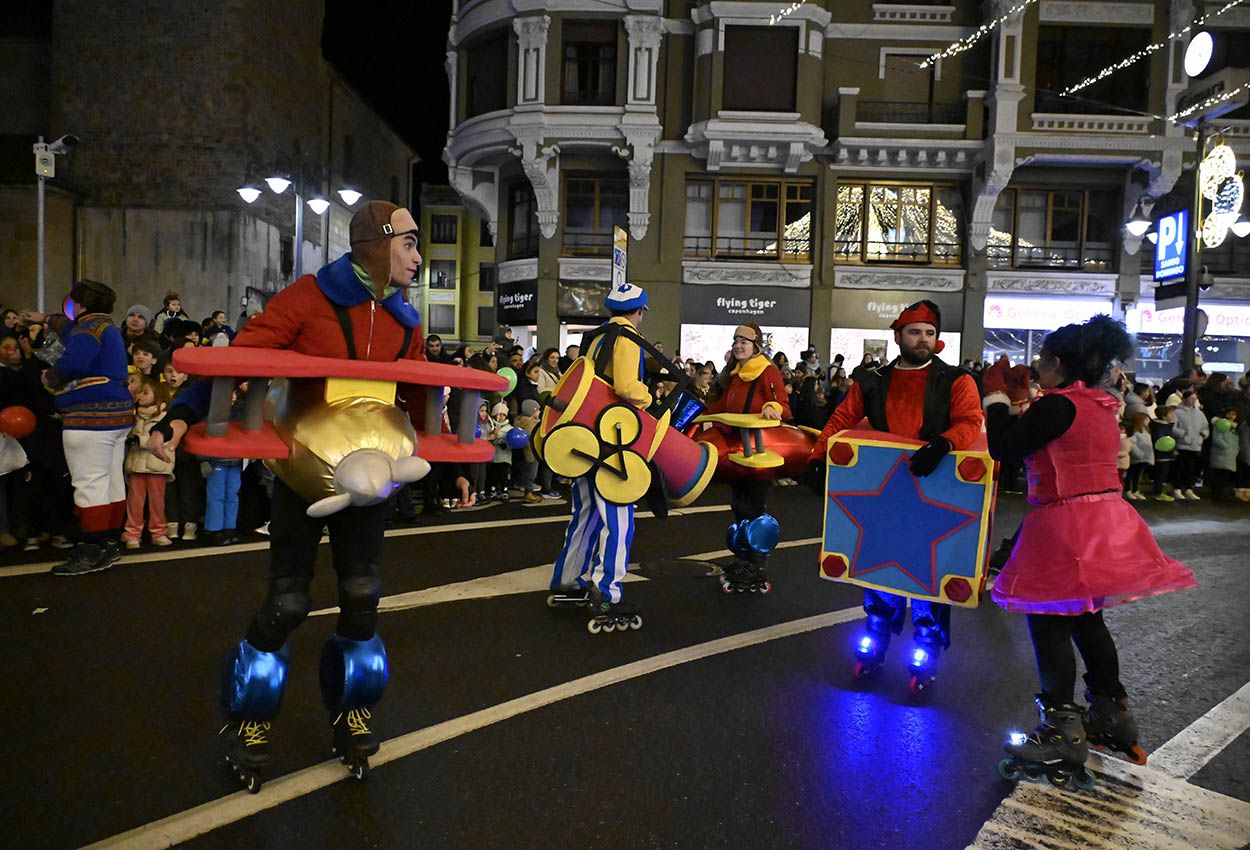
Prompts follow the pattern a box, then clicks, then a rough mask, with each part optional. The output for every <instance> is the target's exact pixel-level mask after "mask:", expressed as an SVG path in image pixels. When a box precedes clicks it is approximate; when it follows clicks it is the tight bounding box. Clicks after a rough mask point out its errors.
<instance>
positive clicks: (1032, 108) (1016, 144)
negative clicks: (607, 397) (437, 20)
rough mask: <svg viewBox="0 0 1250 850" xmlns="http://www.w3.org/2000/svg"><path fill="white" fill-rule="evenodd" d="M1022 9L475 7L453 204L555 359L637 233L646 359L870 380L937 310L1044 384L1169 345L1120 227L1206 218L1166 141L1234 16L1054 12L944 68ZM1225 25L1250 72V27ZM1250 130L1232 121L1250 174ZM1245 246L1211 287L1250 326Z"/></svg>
mask: <svg viewBox="0 0 1250 850" xmlns="http://www.w3.org/2000/svg"><path fill="white" fill-rule="evenodd" d="M1015 5H1016V4H1015V3H1014V2H1008V0H987V2H981V0H949V2H946V3H941V2H920V0H913V2H911V3H892V2H871V0H836V2H835V0H812V2H806V3H802V4H795V5H793V6H792V5H791V4H788V3H783V2H781V0H774V2H753V1H751V0H695V2H689V1H688V0H687V1H686V2H683V1H682V0H466V1H465V2H457V3H455V9H454V13H453V17H452V25H451V29H450V32H449V36H448V47H447V76H448V79H449V82H450V86H451V94H452V97H451V113H450V116H449V117H450V126H451V128H452V129H451V131H450V132H449V134H448V138H447V145H446V149H445V152H444V159H445V160H446V162H447V165H448V168H449V173H450V179H451V183H452V185H453V187H454V188H455V190H456V191H457V192H458V193H459V194H460V196H461V197H462V198H463V200H464V202H465V204H466V205H467V206H468V207H469V208H470V209H471V210H472V211H473V212H474V213H475V214H476V215H478V216H479V217H481V218H482V219H484V220H485V221H486V222H487V225H488V227H489V230H490V232H491V234H492V235H493V236H494V238H495V245H496V248H495V254H496V257H495V259H496V261H497V266H498V268H497V274H498V280H499V283H500V286H501V287H502V286H504V285H508V286H510V287H512V288H513V289H517V288H523V289H527V290H528V291H530V292H532V293H533V297H534V302H535V303H536V305H537V310H536V316H535V321H534V326H535V327H536V330H537V335H538V338H539V339H540V340H541V342H542V344H543V345H548V344H556V343H557V339H559V342H560V343H561V344H562V343H563V338H564V337H566V336H567V335H568V333H569V329H570V328H575V327H577V326H579V325H583V324H588V323H593V322H594V321H596V320H595V319H594V318H593V316H595V315H596V314H597V313H598V312H599V309H600V308H599V307H598V305H597V302H596V293H597V292H601V290H602V288H603V287H604V286H605V285H606V282H607V281H608V279H609V274H610V269H609V262H610V261H609V256H610V246H611V233H612V227H613V225H620V226H622V227H626V228H627V229H628V231H629V235H630V241H629V250H628V260H629V277H630V278H631V279H632V280H633V281H634V282H636V283H639V284H640V285H643V286H645V287H647V288H648V289H650V290H651V293H652V299H653V300H652V304H653V307H654V308H655V309H654V310H653V312H652V313H651V314H650V315H649V316H648V320H647V322H648V324H647V330H648V333H649V335H651V336H652V337H655V338H660V339H663V340H666V341H668V340H673V341H676V340H678V339H680V340H681V341H682V345H683V346H684V348H685V350H684V352H683V353H685V354H690V355H698V356H701V357H707V358H712V359H719V357H720V354H721V353H722V352H723V351H724V349H725V348H726V347H727V345H728V333H727V332H726V331H725V330H724V326H726V325H733V324H736V323H737V322H738V321H741V320H743V319H745V318H748V317H749V318H754V319H757V320H758V321H760V323H761V324H762V325H763V326H765V328H766V330H768V331H770V332H771V333H773V335H774V343H775V345H776V347H778V348H780V349H781V350H784V351H787V353H789V354H790V355H791V357H792V358H793V356H794V355H795V354H797V351H795V350H794V349H795V348H798V347H802V346H803V345H805V344H806V343H807V342H808V341H809V340H810V341H811V342H812V343H813V344H814V345H815V347H816V348H817V350H818V351H819V352H820V354H821V359H822V360H825V361H826V362H827V358H828V357H829V356H830V354H832V353H833V352H835V351H836V352H840V353H843V354H845V355H846V356H847V358H848V360H850V361H851V362H852V363H853V362H857V361H858V360H859V358H860V355H861V354H863V353H865V352H871V351H876V350H877V349H878V348H879V347H880V346H881V345H884V344H885V341H886V340H888V338H889V334H888V333H887V332H886V331H885V329H886V328H887V327H888V324H889V322H890V321H891V319H892V318H893V316H894V315H895V314H896V313H897V311H898V310H899V309H900V308H901V306H902V305H904V304H905V303H907V302H908V301H910V300H914V299H916V298H920V297H931V298H933V299H934V300H935V301H937V302H938V303H939V304H940V305H941V306H942V307H943V313H944V322H945V328H944V332H945V333H946V334H947V336H948V339H950V340H951V342H954V343H956V345H955V346H954V347H955V348H958V349H959V350H960V352H961V354H962V356H963V357H965V358H970V357H980V356H982V354H983V353H984V352H986V351H997V350H1005V351H1010V352H1012V353H1013V354H1014V355H1016V356H1019V357H1028V356H1029V355H1030V354H1031V353H1033V351H1035V349H1036V344H1037V341H1038V340H1039V339H1040V335H1041V333H1042V332H1044V331H1045V330H1048V329H1051V328H1053V327H1054V326H1055V325H1056V324H1058V323H1061V322H1063V321H1071V320H1079V319H1083V318H1085V317H1087V316H1088V315H1091V314H1092V313H1095V312H1111V313H1113V314H1115V315H1119V316H1123V317H1125V318H1126V320H1127V321H1128V322H1129V324H1130V328H1131V329H1135V330H1143V328H1145V327H1146V326H1147V325H1149V329H1150V330H1157V331H1160V333H1162V331H1163V329H1161V328H1158V327H1155V326H1154V325H1152V324H1150V323H1151V322H1153V321H1154V318H1153V311H1151V310H1150V307H1151V306H1152V305H1151V304H1150V299H1151V297H1152V296H1151V293H1152V292H1153V286H1152V285H1148V280H1149V279H1148V278H1146V279H1143V271H1144V270H1147V269H1148V268H1149V266H1150V262H1149V260H1150V257H1149V256H1148V255H1149V253H1150V251H1149V249H1150V245H1149V243H1143V242H1142V241H1141V240H1140V239H1134V238H1131V237H1129V236H1127V234H1126V232H1125V230H1124V228H1123V226H1122V225H1123V223H1124V222H1125V221H1126V220H1127V219H1128V218H1129V216H1130V214H1131V213H1132V212H1133V211H1134V210H1135V209H1136V208H1137V205H1138V202H1139V200H1140V201H1142V202H1144V203H1145V204H1146V206H1147V209H1148V210H1150V209H1153V210H1154V211H1155V212H1160V211H1166V210H1167V209H1168V208H1174V207H1179V206H1186V205H1187V203H1186V200H1185V198H1186V193H1187V191H1189V190H1188V189H1186V187H1185V183H1186V182H1187V180H1189V179H1190V178H1188V177H1187V176H1186V170H1187V169H1190V168H1191V167H1192V160H1193V157H1194V143H1193V141H1192V139H1191V138H1190V136H1189V135H1187V134H1186V133H1184V132H1183V131H1182V130H1181V129H1180V128H1178V127H1177V126H1175V125H1172V124H1169V123H1167V122H1166V121H1164V120H1163V119H1162V118H1161V117H1160V116H1164V115H1167V114H1168V113H1169V112H1170V111H1171V110H1172V107H1173V106H1174V104H1175V100H1176V96H1177V94H1178V93H1179V92H1180V91H1181V90H1182V89H1183V88H1184V86H1185V85H1186V83H1187V80H1186V79H1185V77H1184V74H1183V71H1182V70H1181V66H1180V57H1181V52H1182V50H1183V46H1184V42H1183V40H1177V41H1171V42H1169V41H1168V39H1167V35H1168V33H1169V31H1171V30H1174V29H1177V28H1178V27H1180V26H1183V25H1184V23H1185V22H1187V21H1188V20H1191V19H1192V18H1194V17H1197V16H1198V15H1199V14H1202V13H1203V12H1207V11H1213V10H1215V9H1218V8H1219V7H1221V6H1222V5H1223V4H1222V3H1216V2H1204V0H1132V1H1131V2H1103V0H1073V2H1059V0H1040V2H1038V3H1035V4H1033V5H1031V6H1029V7H1028V8H1027V9H1026V10H1024V11H1023V12H1020V13H1017V14H1015V15H1013V16H1011V17H1008V18H1007V19H1006V20H1005V21H1004V22H1003V23H1002V25H1001V26H999V27H997V28H995V29H994V30H993V31H992V32H990V33H989V34H987V35H986V36H985V37H984V38H982V39H980V40H979V41H977V42H976V43H975V44H974V45H973V46H972V47H971V49H968V50H966V51H965V52H962V53H959V54H958V55H953V56H950V57H948V58H944V59H941V60H939V61H937V62H934V63H932V64H930V65H928V66H927V67H922V62H923V60H924V59H925V58H926V57H928V56H930V55H931V54H933V53H934V52H936V51H938V50H941V49H942V48H944V47H945V46H947V45H948V44H951V43H952V42H955V41H957V40H959V39H962V38H964V37H966V36H969V35H972V34H973V33H974V32H976V30H977V28H978V27H979V26H981V24H982V23H983V22H985V21H987V20H991V19H994V18H997V17H999V16H1001V15H1005V14H1006V13H1007V12H1008V11H1010V10H1011V9H1012V8H1014V6H1015ZM1212 25H1213V26H1216V27H1218V28H1219V29H1222V30H1225V31H1227V33H1228V35H1229V36H1230V38H1232V39H1233V40H1234V43H1235V44H1236V45H1238V46H1239V49H1240V48H1245V49H1243V50H1240V55H1250V40H1247V37H1248V35H1250V9H1241V8H1238V9H1234V10H1232V11H1230V12H1228V13H1226V14H1224V15H1222V16H1221V17H1220V18H1218V19H1216V20H1215V21H1214V22H1213V24H1212ZM1160 40H1162V41H1163V42H1164V43H1165V46H1164V47H1163V48H1162V49H1156V50H1153V51H1149V52H1148V53H1149V55H1148V56H1147V58H1144V59H1143V60H1142V61H1139V62H1137V63H1135V64H1133V65H1131V66H1130V67H1128V68H1125V69H1123V70H1121V71H1119V72H1118V73H1116V74H1113V75H1111V76H1109V77H1107V78H1106V79H1104V80H1102V81H1100V82H1098V83H1097V84H1095V85H1093V86H1090V87H1089V88H1087V89H1084V90H1083V91H1081V92H1079V93H1078V94H1077V95H1076V96H1061V94H1060V92H1061V90H1062V89H1063V88H1065V87H1066V86H1068V85H1071V84H1073V83H1076V82H1077V81H1079V80H1080V79H1081V78H1082V77H1084V76H1085V75H1087V74H1091V73H1096V72H1097V71H1098V70H1099V69H1101V68H1102V67H1104V66H1106V65H1109V64H1111V63H1112V62H1115V61H1118V60H1120V59H1121V58H1123V57H1125V56H1127V55H1129V54H1132V53H1134V52H1137V51H1141V50H1144V49H1145V48H1147V47H1148V45H1151V44H1154V43H1157V42H1159V41H1160ZM1229 55H1230V57H1233V56H1236V55H1238V53H1237V52H1235V51H1234V50H1233V49H1232V48H1231V47H1230V50H1229ZM1246 113H1247V110H1242V111H1241V113H1238V114H1234V115H1232V116H1230V117H1229V119H1228V120H1222V121H1221V126H1222V127H1223V128H1225V129H1226V131H1227V136H1228V138H1229V140H1230V141H1231V143H1232V144H1233V145H1234V146H1235V148H1236V149H1237V150H1238V151H1239V155H1240V156H1241V157H1242V158H1245V157H1246V156H1247V155H1248V154H1250V120H1246V119H1247V118H1250V114H1246ZM1247 241H1248V240H1240V241H1238V240H1230V241H1229V242H1228V243H1227V247H1226V248H1222V249H1221V250H1219V251H1213V252H1210V254H1209V256H1208V257H1207V258H1206V260H1205V262H1207V264H1208V267H1209V269H1210V271H1211V272H1212V274H1213V275H1214V276H1215V280H1216V286H1215V288H1214V289H1213V290H1212V291H1211V292H1210V293H1208V295H1207V297H1208V299H1209V301H1210V304H1211V305H1212V309H1215V307H1216V306H1217V305H1218V304H1227V305H1228V306H1229V310H1231V312H1230V313H1229V317H1230V318H1229V319H1228V322H1229V323H1230V324H1231V325H1236V324H1237V322H1238V321H1239V319H1237V318H1236V317H1237V316H1239V315H1240V313H1239V312H1238V311H1239V310H1241V309H1243V308H1244V309H1250V305H1243V304H1241V303H1240V302H1242V301H1244V300H1247V299H1248V298H1250V288H1248V287H1250V246H1248V245H1246V244H1245V243H1246V242H1247ZM1143 244H1144V245H1145V248H1146V249H1147V250H1143ZM1143 258H1144V259H1145V262H1143ZM1143 310H1144V312H1145V313H1148V314H1149V316H1148V317H1147V318H1146V319H1143V317H1142V313H1143ZM1126 311H1127V312H1126ZM1134 311H1136V312H1134ZM1143 322H1145V324H1143ZM987 326H988V329H987ZM1143 333H1149V331H1147V330H1144V331H1143ZM1243 333H1244V334H1245V335H1246V336H1250V314H1248V315H1247V326H1246V329H1245V330H1244V331H1243ZM1163 335H1166V334H1163Z"/></svg>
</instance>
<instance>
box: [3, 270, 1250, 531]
mask: <svg viewBox="0 0 1250 850" xmlns="http://www.w3.org/2000/svg"><path fill="white" fill-rule="evenodd" d="M43 320H44V317H43V316H42V315H40V314H38V313H34V312H30V311H27V312H20V311H18V310H15V309H4V310H3V325H2V326H0V407H7V406H9V405H14V404H16V405H22V406H25V407H27V408H29V409H30V410H31V411H32V412H33V413H34V414H35V418H36V428H35V431H34V433H33V434H31V435H30V436H29V437H27V438H25V439H22V440H21V441H20V447H21V450H22V452H21V453H20V456H19V453H18V452H16V451H13V450H12V446H10V445H9V444H8V443H9V442H13V443H16V442H18V441H12V440H11V438H10V439H9V440H8V441H7V442H6V443H4V444H0V473H2V474H0V547H3V548H9V549H11V548H15V547H24V548H25V549H26V550H28V551H30V550H37V549H39V548H40V547H42V546H53V547H58V548H67V547H69V546H71V545H72V544H71V542H70V540H71V537H72V526H73V522H74V520H73V502H72V488H71V487H70V485H69V481H68V473H67V470H66V464H65V459H64V454H63V450H62V447H61V439H60V426H59V423H58V421H57V417H56V415H55V411H54V407H53V404H52V401H51V397H50V395H49V394H48V393H47V391H46V390H45V389H44V387H43V386H42V384H41V382H40V374H41V372H42V371H43V370H44V369H46V368H47V365H48V364H47V363H46V362H45V360H43V359H41V358H40V357H39V351H40V349H41V348H43V347H44V346H45V345H47V344H48V342H49V338H48V337H49V334H48V332H47V331H46V330H45V328H44V325H43ZM119 327H120V329H121V331H122V334H123V337H124V339H125V342H126V348H127V353H128V356H129V358H130V366H129V369H130V381H129V386H130V391H131V395H132V397H133V398H134V400H135V407H136V419H135V426H134V429H133V431H132V433H131V437H130V443H129V448H128V453H127V459H126V467H125V468H126V475H127V483H128V488H127V520H126V525H125V529H124V531H123V535H122V540H123V543H124V544H125V545H126V546H127V547H129V548H138V547H139V546H140V545H142V543H143V542H144V539H145V536H144V535H145V531H146V540H147V541H148V542H150V543H151V544H152V545H154V546H158V547H163V546H169V545H171V544H172V543H173V542H174V541H176V540H182V541H194V540H197V539H200V540H201V541H202V542H211V543H219V544H225V543H231V542H234V541H235V540H237V539H238V537H237V535H238V532H239V531H240V530H251V529H258V530H261V531H264V529H265V520H266V501H267V499H266V492H267V485H268V486H271V484H272V476H271V475H270V474H269V472H268V470H266V469H265V468H264V467H263V465H262V464H260V463H247V464H244V465H240V464H238V463H237V462H229V461H223V460H221V459H212V458H199V457H195V456H192V455H190V454H188V453H186V452H181V451H180V452H176V453H175V455H174V458H173V461H172V462H171V463H168V464H163V463H161V462H159V461H157V460H156V459H155V458H154V457H153V456H152V455H151V454H150V453H148V452H146V451H145V449H144V447H145V442H146V440H147V436H148V432H149V431H150V430H151V426H152V424H153V423H154V422H155V421H158V420H159V419H160V418H161V416H162V415H163V414H164V411H165V409H166V407H167V406H168V404H169V402H170V399H171V398H172V396H173V395H175V394H176V393H177V392H178V390H179V389H180V388H181V386H182V385H183V384H184V383H185V382H186V381H187V380H188V376H187V375H185V374H183V373H180V372H178V370H177V369H175V368H174V366H173V364H172V361H171V358H172V353H173V351H174V350H176V349H177V348H181V347H184V346H198V345H212V344H213V343H214V341H215V340H216V339H217V337H218V335H221V334H224V335H225V336H226V338H227V339H233V337H234V334H235V330H234V328H232V327H231V326H230V325H229V323H228V321H227V317H226V314H225V312H224V311H222V310H215V311H213V312H212V313H211V314H210V315H208V316H207V317H205V318H204V319H203V320H202V321H196V320H194V319H192V318H190V316H189V315H188V313H187V312H186V311H185V310H184V309H183V304H182V299H181V298H180V297H179V296H178V294H177V293H175V292H169V293H168V294H167V295H166V296H165V298H164V300H163V303H162V305H161V309H160V310H159V311H157V312H156V313H153V311H152V310H151V309H150V308H148V307H147V306H145V305H143V304H134V305H132V306H131V307H129V308H128V309H127V310H126V313H125V315H124V316H121V317H119ZM727 344H728V341H727ZM657 348H659V349H661V350H662V343H661V344H658V345H657ZM579 353H580V352H579V346H578V345H576V344H571V345H568V346H567V347H566V348H565V349H564V351H563V352H561V351H560V350H558V349H556V348H542V349H537V350H535V349H529V350H527V349H526V347H525V346H523V345H520V344H518V343H517V342H516V341H515V340H514V339H513V336H512V331H511V329H510V328H507V327H500V328H499V329H498V330H497V332H496V333H495V335H494V337H493V339H492V340H491V341H490V342H489V343H486V344H484V345H480V346H478V345H474V344H465V345H460V346H458V347H456V348H454V349H450V348H448V347H447V346H446V345H445V344H444V341H443V340H442V339H441V338H440V336H439V335H437V334H431V335H430V336H428V337H427V338H426V341H425V355H426V357H427V359H428V360H430V361H431V362H436V363H446V364H452V365H456V366H461V367H464V368H469V369H479V370H483V371H488V372H495V373H502V374H504V375H505V376H508V372H507V370H511V373H512V375H511V376H509V379H510V380H511V378H512V377H515V386H514V388H513V389H512V390H511V391H509V392H508V393H506V394H492V395H488V396H487V397H485V398H484V399H483V400H482V403H481V404H480V405H479V408H478V410H477V419H478V421H477V429H478V433H479V434H480V435H481V437H482V438H483V439H486V440H487V441H489V442H490V443H491V444H492V446H493V447H494V456H493V458H492V459H491V461H489V462H486V463H478V464H454V465H443V464H435V465H434V469H433V471H432V473H431V475H430V476H428V477H427V479H426V480H425V481H423V482H420V483H418V484H414V485H408V486H406V487H405V488H403V489H402V490H401V491H400V493H399V497H398V498H397V500H396V518H397V519H399V520H403V521H415V520H416V519H417V513H418V512H417V505H418V503H420V504H422V505H423V509H422V512H423V513H426V514H437V513H440V512H442V511H445V510H451V509H455V508H467V507H471V506H483V505H489V504H492V503H496V502H507V501H509V500H513V499H515V500H519V501H521V502H522V503H524V504H526V505H539V504H543V503H547V504H561V503H563V501H564V492H563V490H564V489H565V488H567V485H568V482H567V481H563V480H561V479H559V478H557V477H556V476H553V474H552V472H551V470H550V469H548V468H547V467H546V466H545V464H543V463H542V462H541V460H540V459H539V458H538V457H537V456H536V455H535V453H534V451H533V449H532V447H531V446H530V444H529V440H528V438H527V436H525V435H528V433H529V432H531V431H532V430H533V428H534V426H535V425H536V424H537V421H538V415H539V411H540V409H541V405H542V404H543V403H544V402H545V401H546V400H547V398H548V397H549V396H550V394H551V393H552V392H553V391H554V390H555V388H556V385H557V383H558V382H559V381H560V378H561V376H562V375H563V374H564V372H565V371H567V370H568V368H569V367H570V366H571V365H572V363H573V361H574V360H576V358H577V357H578V355H579ZM771 357H772V360H773V362H774V363H775V364H776V365H777V367H778V368H779V370H780V371H781V374H782V377H783V379H784V380H785V382H786V389H787V392H788V394H789V400H790V407H791V409H792V410H793V412H794V420H793V423H794V424H796V425H800V426H805V427H808V428H813V429H819V428H822V427H823V426H824V424H825V423H826V422H827V421H828V419H829V416H830V415H831V414H832V413H833V411H834V410H835V409H836V408H837V406H838V405H839V404H840V403H841V401H842V400H843V399H844V398H845V397H846V394H847V392H848V391H849V389H850V387H851V384H852V382H853V381H854V380H855V379H856V377H857V376H858V375H859V374H861V373H862V371H863V370H866V369H871V368H874V367H875V366H877V365H879V361H878V360H877V359H876V358H875V357H873V356H872V355H868V354H866V355H864V357H863V359H862V360H861V361H860V362H859V363H858V364H856V365H855V366H854V367H853V368H852V369H850V370H849V371H848V369H847V368H846V361H845V358H844V357H843V356H842V355H841V354H838V355H836V356H835V357H834V358H833V360H832V362H831V363H830V364H829V365H828V366H825V365H824V364H822V363H821V361H820V357H819V355H818V353H817V351H816V350H815V349H814V348H809V349H807V350H805V351H803V352H802V353H801V354H800V355H799V356H798V358H797V359H796V360H795V361H794V362H791V361H790V359H789V358H788V357H787V356H786V354H784V353H782V352H775V353H772V354H771ZM963 365H964V366H965V368H968V369H969V370H970V371H971V372H973V374H974V377H975V376H977V375H979V373H980V372H981V371H982V370H983V368H984V364H982V363H974V362H972V361H967V362H965V363H964V364H963ZM729 368H730V365H729V363H728V361H723V362H722V363H717V362H715V361H713V360H703V359H701V358H695V357H690V358H683V357H682V356H681V354H680V352H675V353H674V355H673V357H672V358H671V364H670V365H665V364H661V363H659V362H658V361H656V360H655V359H654V358H651V357H648V358H647V361H646V363H645V372H646V377H647V383H648V388H649V389H650V391H651V392H652V395H653V396H654V398H655V403H656V404H657V405H659V404H661V403H663V402H664V400H665V399H666V398H667V397H668V396H669V395H670V394H671V393H674V392H679V391H684V392H685V393H686V394H687V395H688V396H689V397H691V398H693V399H696V400H698V401H700V402H702V403H704V404H707V403H708V402H710V401H713V400H715V399H716V398H717V397H718V395H719V394H720V392H721V391H722V387H723V386H724V385H725V384H726V383H727V381H725V380H723V378H724V376H725V375H726V374H727V370H728V369H729ZM672 369H676V370H677V371H678V372H679V373H680V374H674V372H673V371H672ZM1120 390H1121V392H1122V393H1123V398H1124V412H1123V416H1122V419H1123V432H1122V437H1123V441H1122V452H1121V470H1122V473H1123V478H1124V493H1125V497H1126V498H1128V499H1133V500H1137V499H1146V498H1150V497H1149V496H1147V495H1146V493H1145V490H1144V488H1145V487H1146V485H1147V482H1148V483H1149V486H1150V491H1151V495H1152V496H1153V498H1154V499H1156V500H1159V501H1163V502H1171V501H1186V500H1197V499H1200V498H1202V496H1201V495H1199V493H1200V491H1201V492H1202V493H1204V494H1206V495H1209V496H1211V497H1213V498H1216V499H1239V500H1242V501H1250V426H1247V425H1245V424H1243V423H1246V422H1247V420H1248V419H1250V373H1248V374H1247V375H1246V376H1243V377H1241V378H1240V380H1239V381H1237V382H1234V381H1233V380H1232V379H1230V378H1229V377H1228V376H1227V375H1224V374H1221V373H1214V374H1211V375H1205V374H1203V373H1202V371H1201V369H1196V370H1191V371H1189V372H1187V373H1184V374H1182V375H1179V376H1178V377H1177V378H1175V379H1173V380H1171V381H1168V382H1167V383H1165V384H1164V385H1163V386H1162V387H1160V388H1158V389H1156V388H1154V387H1152V386H1151V385H1149V384H1146V383H1137V384H1132V385H1129V384H1125V385H1124V386H1122V387H1121V388H1120ZM456 395H457V393H456V391H454V390H453V392H452V393H451V395H450V397H449V398H448V403H447V405H446V408H445V412H444V416H445V417H446V423H445V424H446V427H447V428H448V429H449V430H455V429H456V428H457V427H458V425H459V423H458V422H457V421H455V420H456V417H457V415H458V411H459V404H458V399H457V398H456ZM19 461H20V463H19ZM1019 477H1020V476H1019V470H1017V469H1004V470H1003V479H1002V481H1003V489H1004V490H1006V491H1008V492H1012V491H1015V490H1016V488H1017V487H1018V486H1019V485H1018V484H1017V483H1016V482H1017V481H1018V480H1019Z"/></svg>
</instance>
